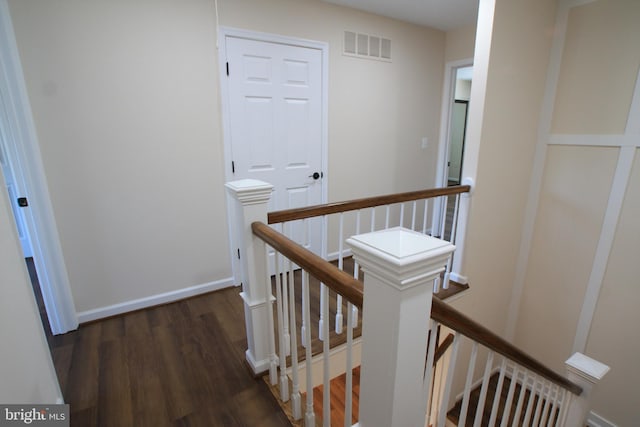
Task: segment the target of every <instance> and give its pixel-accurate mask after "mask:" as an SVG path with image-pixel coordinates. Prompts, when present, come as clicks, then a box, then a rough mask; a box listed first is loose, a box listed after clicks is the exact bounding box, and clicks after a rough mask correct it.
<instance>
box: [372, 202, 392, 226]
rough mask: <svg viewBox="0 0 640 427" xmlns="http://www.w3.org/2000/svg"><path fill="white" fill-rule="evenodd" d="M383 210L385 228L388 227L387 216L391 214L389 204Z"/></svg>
mask: <svg viewBox="0 0 640 427" xmlns="http://www.w3.org/2000/svg"><path fill="white" fill-rule="evenodd" d="M374 209H375V208H374ZM385 211H386V213H385V216H384V228H385V230H386V229H387V228H389V217H390V216H391V205H387V207H386V209H385Z"/></svg>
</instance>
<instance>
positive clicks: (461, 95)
mask: <svg viewBox="0 0 640 427" xmlns="http://www.w3.org/2000/svg"><path fill="white" fill-rule="evenodd" d="M472 79H473V59H466V60H460V61H454V62H450V63H447V64H446V69H445V82H444V83H445V84H444V91H443V99H442V121H441V126H440V134H441V137H440V145H439V150H438V152H439V161H438V173H437V178H436V185H437V186H438V187H446V186H454V185H460V184H461V183H462V181H463V179H464V176H463V170H464V164H463V161H464V151H465V140H466V135H467V118H468V111H469V105H470V102H471V85H472ZM456 204H457V203H456V196H450V197H449V198H448V199H447V200H446V202H445V201H437V202H436V204H435V205H434V221H433V223H434V224H439V226H438V227H437V229H435V230H434V234H435V235H439V236H443V237H444V238H447V239H448V238H450V236H451V231H452V227H453V221H454V215H455V214H454V212H455V208H456Z"/></svg>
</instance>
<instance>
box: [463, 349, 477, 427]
mask: <svg viewBox="0 0 640 427" xmlns="http://www.w3.org/2000/svg"><path fill="white" fill-rule="evenodd" d="M477 358H478V343H477V342H475V341H474V342H473V346H472V347H471V357H470V358H469V367H468V368H467V380H466V381H465V384H464V393H463V395H462V407H461V408H460V418H458V426H459V427H464V426H466V425H467V411H468V410H469V397H470V395H471V386H472V385H473V373H474V372H475V369H476V359H477Z"/></svg>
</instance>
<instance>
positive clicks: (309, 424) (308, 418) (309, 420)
mask: <svg viewBox="0 0 640 427" xmlns="http://www.w3.org/2000/svg"><path fill="white" fill-rule="evenodd" d="M302 295H303V297H304V301H306V303H305V304H306V310H303V312H304V317H305V319H306V323H307V324H309V323H310V322H311V321H310V319H309V273H307V272H306V271H303V272H302ZM305 340H306V342H307V343H308V344H309V345H307V346H306V347H305V358H306V360H305V365H306V371H307V372H306V373H307V404H306V411H305V414H304V425H305V426H306V427H314V426H315V425H316V414H315V413H314V412H313V373H312V369H313V366H312V361H311V358H312V357H313V354H312V353H311V330H310V329H309V328H307V330H306V331H305Z"/></svg>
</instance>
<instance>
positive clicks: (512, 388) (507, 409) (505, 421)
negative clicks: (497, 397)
mask: <svg viewBox="0 0 640 427" xmlns="http://www.w3.org/2000/svg"><path fill="white" fill-rule="evenodd" d="M517 383H518V366H517V365H514V366H513V373H512V374H511V382H510V384H509V392H508V393H507V401H506V403H505V405H504V411H503V412H502V422H501V423H500V426H501V427H507V426H508V425H509V415H511V407H512V405H513V396H514V395H515V392H516V384H517Z"/></svg>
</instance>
